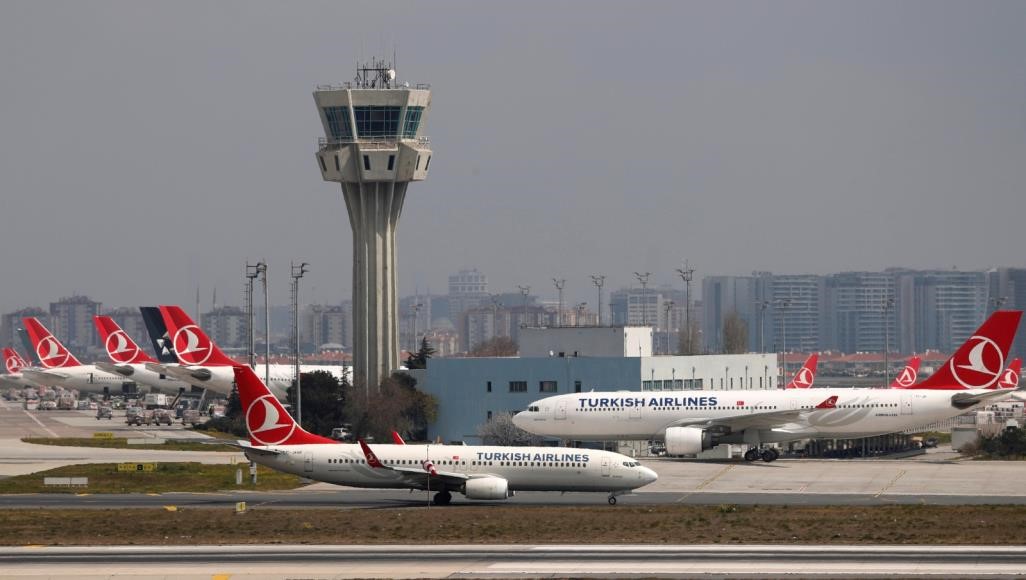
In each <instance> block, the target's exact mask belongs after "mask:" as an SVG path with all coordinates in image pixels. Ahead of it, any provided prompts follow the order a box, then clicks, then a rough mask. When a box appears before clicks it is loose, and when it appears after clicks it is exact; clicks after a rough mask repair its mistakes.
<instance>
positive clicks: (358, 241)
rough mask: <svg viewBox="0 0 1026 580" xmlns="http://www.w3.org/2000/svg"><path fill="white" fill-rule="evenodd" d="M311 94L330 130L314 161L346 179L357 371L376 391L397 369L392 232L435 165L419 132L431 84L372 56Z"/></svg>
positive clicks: (328, 175) (330, 177)
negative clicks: (340, 80)
mask: <svg viewBox="0 0 1026 580" xmlns="http://www.w3.org/2000/svg"><path fill="white" fill-rule="evenodd" d="M313 96H314V102H315V103H316V104H317V112H318V114H319V115H320V118H321V123H322V124H323V125H324V134H325V138H323V139H321V140H320V147H319V148H318V151H317V163H318V166H319V168H320V170H321V175H322V176H323V178H324V180H325V181H337V182H338V183H340V184H341V185H342V197H343V198H344V199H345V201H346V209H347V210H348V211H349V223H350V225H351V226H352V228H353V337H352V341H353V377H354V380H355V381H363V382H364V383H365V385H366V386H367V388H371V387H373V388H375V389H376V388H377V387H378V386H379V385H380V384H381V381H382V380H383V379H385V378H386V377H388V375H389V373H391V372H392V371H393V370H394V369H396V368H398V367H399V341H398V334H399V325H398V320H399V319H398V316H397V308H398V300H397V291H398V290H397V282H396V280H397V277H396V268H395V232H396V227H397V226H398V224H399V216H400V214H401V213H402V209H403V200H404V199H405V197H406V188H407V186H408V185H409V184H410V182H411V181H423V180H424V179H425V178H427V172H428V167H429V166H430V165H431V146H430V141H429V140H428V139H427V137H424V136H422V135H421V128H422V127H423V126H424V121H425V119H426V118H427V113H428V110H429V109H430V108H431V90H430V87H428V86H427V85H416V86H415V87H410V85H409V83H402V84H400V83H398V82H397V81H396V80H395V71H394V70H392V69H391V67H389V66H387V65H386V64H385V63H383V62H375V63H373V64H372V65H370V66H366V67H361V68H360V69H359V70H358V74H357V77H356V80H354V81H353V82H350V83H345V84H343V85H340V86H318V87H317V90H316V91H314V94H313Z"/></svg>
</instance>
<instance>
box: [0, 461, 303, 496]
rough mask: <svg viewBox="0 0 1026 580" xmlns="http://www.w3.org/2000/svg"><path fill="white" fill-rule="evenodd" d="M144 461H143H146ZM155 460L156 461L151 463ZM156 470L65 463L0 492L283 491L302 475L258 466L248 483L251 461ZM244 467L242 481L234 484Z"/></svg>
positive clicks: (10, 482) (1, 483)
mask: <svg viewBox="0 0 1026 580" xmlns="http://www.w3.org/2000/svg"><path fill="white" fill-rule="evenodd" d="M145 463H146V462H144V463H143V464H145ZM150 463H153V462H150ZM155 465H156V469H155V470H154V471H128V472H126V471H118V464H116V463H93V464H84V465H66V466H63V467H58V468H55V469H49V470H47V471H40V472H37V473H30V474H27V475H17V476H14V477H9V478H7V479H4V480H0V493H168V492H173V491H182V492H213V491H221V490H263V491H271V490H280V489H294V488H296V487H299V486H300V482H299V477H298V476H295V475H291V474H287V473H281V472H279V471H273V470H271V469H267V468H263V467H261V468H259V471H258V472H257V484H256V485H255V486H254V485H252V484H250V483H249V480H250V479H249V464H248V463H239V464H236V465H229V464H216V465H213V464H205V463H191V462H190V463H155ZM237 469H242V475H243V478H242V480H243V484H242V485H235V472H236V470H237ZM45 477H88V478H89V485H88V487H74V488H72V487H54V486H46V485H43V478H45Z"/></svg>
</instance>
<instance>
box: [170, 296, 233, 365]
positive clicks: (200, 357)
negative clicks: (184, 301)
mask: <svg viewBox="0 0 1026 580" xmlns="http://www.w3.org/2000/svg"><path fill="white" fill-rule="evenodd" d="M160 313H161V315H163V317H164V324H165V325H166V326H167V330H168V332H169V333H170V334H171V344H172V345H173V346H174V349H175V354H176V355H177V356H178V361H179V362H181V363H182V364H186V365H210V366H235V365H237V364H239V363H238V361H235V360H232V359H231V358H229V357H228V355H226V354H224V353H223V352H221V349H220V348H218V347H217V345H216V344H214V341H212V340H210V337H209V336H207V333H205V332H203V329H202V328H200V327H199V326H197V325H196V323H195V322H193V321H192V318H189V315H188V314H186V313H185V311H184V310H182V308H181V307H180V306H160Z"/></svg>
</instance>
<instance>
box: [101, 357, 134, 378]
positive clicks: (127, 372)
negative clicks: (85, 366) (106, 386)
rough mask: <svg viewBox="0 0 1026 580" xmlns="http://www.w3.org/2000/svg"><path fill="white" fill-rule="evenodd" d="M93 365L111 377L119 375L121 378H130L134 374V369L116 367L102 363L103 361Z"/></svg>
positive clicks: (122, 366) (112, 364)
mask: <svg viewBox="0 0 1026 580" xmlns="http://www.w3.org/2000/svg"><path fill="white" fill-rule="evenodd" d="M94 364H95V365H96V368H98V369H100V370H101V371H107V372H108V373H110V374H112V375H121V376H123V377H130V376H132V375H133V374H135V369H133V368H132V367H130V366H128V365H116V364H114V363H109V362H104V361H100V362H98V363H94Z"/></svg>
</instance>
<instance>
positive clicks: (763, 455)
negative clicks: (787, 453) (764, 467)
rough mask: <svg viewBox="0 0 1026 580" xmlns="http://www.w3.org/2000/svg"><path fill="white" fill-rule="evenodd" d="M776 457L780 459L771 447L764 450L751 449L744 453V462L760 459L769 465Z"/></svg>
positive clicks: (778, 453)
mask: <svg viewBox="0 0 1026 580" xmlns="http://www.w3.org/2000/svg"><path fill="white" fill-rule="evenodd" d="M778 457H780V452H779V451H777V450H776V449H774V448H772V447H767V448H765V449H760V448H758V447H753V448H751V449H749V450H748V451H745V461H758V460H760V459H762V460H763V461H765V462H766V463H769V462H770V461H776V460H777V458H778Z"/></svg>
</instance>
